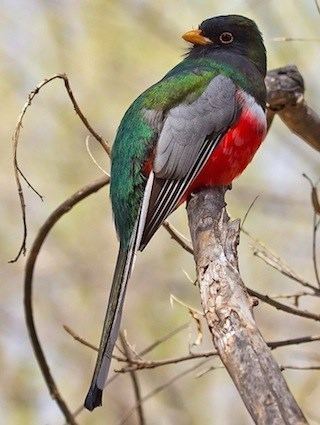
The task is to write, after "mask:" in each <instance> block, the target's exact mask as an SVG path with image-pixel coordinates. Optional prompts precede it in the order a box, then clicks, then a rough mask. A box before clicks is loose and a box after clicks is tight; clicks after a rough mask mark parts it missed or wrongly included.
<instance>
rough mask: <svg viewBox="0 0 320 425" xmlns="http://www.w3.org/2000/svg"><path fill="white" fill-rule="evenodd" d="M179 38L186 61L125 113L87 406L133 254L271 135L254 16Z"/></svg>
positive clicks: (98, 397) (103, 375)
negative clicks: (103, 308) (115, 244)
mask: <svg viewBox="0 0 320 425" xmlns="http://www.w3.org/2000/svg"><path fill="white" fill-rule="evenodd" d="M182 38H183V39H184V40H185V41H186V42H188V43H189V46H190V47H189V49H188V50H187V53H186V54H185V56H184V58H183V59H182V61H181V62H180V63H178V64H177V65H176V66H175V67H174V68H173V69H171V70H170V71H169V72H168V73H167V74H166V75H165V76H164V77H163V78H162V79H161V80H160V81H159V82H157V83H155V84H154V85H152V86H151V87H149V88H148V89H147V90H146V91H144V92H143V93H142V94H141V95H140V96H139V97H138V98H137V99H136V100H135V101H134V102H133V103H132V104H131V106H130V107H129V109H128V110H127V111H126V113H125V114H124V116H123V118H122V120H121V122H120V125H119V128H118V130H117V134H116V137H115V140H114V144H113V147H112V154H111V183H110V197H111V203H112V210H113V216H114V222H115V227H116V231H117V235H118V239H119V252H118V257H117V262H116V266H115V271H114V276H113V281H112V286H111V291H110V295H109V302H108V307H107V312H106V317H105V322H104V326H103V331H102V336H101V341H100V347H99V352H98V357H97V361H96V366H95V369H94V373H93V378H92V381H91V386H90V389H89V391H88V394H87V396H86V399H85V402H84V406H85V408H86V409H88V410H90V411H92V410H93V409H95V408H96V407H98V406H101V404H102V393H103V389H104V386H105V382H106V379H107V376H108V372H109V367H110V363H111V358H112V352H113V349H114V345H115V343H116V340H117V337H118V333H119V328H120V322H121V315H122V310H123V304H124V298H125V293H126V288H127V283H128V280H129V278H130V274H131V272H132V268H133V264H134V260H135V257H136V254H137V251H142V250H143V249H144V248H145V247H146V245H147V244H148V242H149V241H150V239H151V238H152V236H153V235H154V233H155V232H156V231H157V229H158V228H159V227H160V226H161V224H162V223H163V222H164V220H165V219H166V218H167V217H168V216H169V215H170V214H171V213H172V212H173V211H174V210H175V209H176V208H178V207H179V206H180V205H181V204H183V203H184V202H185V201H188V199H189V198H190V196H191V195H192V194H193V193H195V192H197V191H199V190H201V189H202V188H205V187H210V186H217V185H218V186H219V185H229V184H231V182H232V181H233V180H234V179H235V178H236V177H238V176H239V175H240V174H241V173H242V172H243V171H244V169H245V168H246V167H247V165H248V164H249V163H250V162H251V160H252V158H253V156H254V154H255V152H256V151H257V149H258V148H259V146H260V145H261V143H262V141H263V139H264V137H265V135H266V128H267V125H266V115H265V108H266V87H265V83H264V78H265V75H266V49H265V46H264V42H263V37H262V34H261V32H260V31H259V29H258V27H257V25H256V23H255V22H254V21H253V20H251V19H249V18H247V17H244V16H241V15H223V16H215V17H213V18H208V19H206V20H204V21H203V22H202V23H201V24H200V25H199V26H198V29H193V30H190V31H188V32H186V33H185V34H184V35H183V36H182Z"/></svg>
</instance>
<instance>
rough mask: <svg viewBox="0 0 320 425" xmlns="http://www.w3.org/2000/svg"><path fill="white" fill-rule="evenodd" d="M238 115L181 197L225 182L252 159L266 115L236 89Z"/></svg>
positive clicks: (230, 179) (263, 136)
mask: <svg viewBox="0 0 320 425" xmlns="http://www.w3.org/2000/svg"><path fill="white" fill-rule="evenodd" d="M238 100H239V101H240V102H241V104H242V109H241V113H240V116H239V118H238V120H237V121H236V123H235V124H234V125H233V126H232V127H230V129H229V130H228V131H227V133H226V134H225V136H224V137H223V138H222V140H221V141H220V142H219V144H218V146H217V147H216V149H215V150H214V151H213V153H212V155H211V157H210V158H209V159H208V161H207V163H206V164H205V166H204V167H203V169H202V170H201V172H200V173H199V175H198V176H197V177H196V178H195V180H194V181H193V182H192V184H191V185H190V187H189V189H188V190H187V192H186V193H185V195H184V196H183V199H181V202H180V203H182V202H184V201H185V200H187V199H188V197H189V196H190V194H191V193H192V192H195V191H197V190H199V189H200V188H202V187H205V186H216V185H228V184H230V183H231V182H232V181H233V180H234V179H235V178H236V177H238V176H239V175H240V174H241V173H242V172H243V171H244V169H245V168H246V167H247V165H248V164H249V163H250V162H251V160H252V158H253V156H254V154H255V153H256V151H257V149H258V148H259V146H260V145H261V142H262V141H263V139H264V138H265V135H266V118H265V113H264V111H263V109H262V108H261V106H259V105H258V104H257V103H256V102H255V100H254V98H253V97H252V96H249V95H248V94H245V93H244V92H243V91H241V92H238Z"/></svg>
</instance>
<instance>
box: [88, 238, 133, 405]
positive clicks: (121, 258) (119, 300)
mask: <svg viewBox="0 0 320 425" xmlns="http://www.w3.org/2000/svg"><path fill="white" fill-rule="evenodd" d="M135 233H136V232H135ZM133 242H134V243H131V246H130V247H129V249H126V250H123V249H121V247H120V249H119V253H118V259H117V264H116V267H115V272H114V276H113V281H112V286H111V292H110V296H109V303H108V308H107V313H106V317H105V321H104V324H103V331H102V336H101V341H100V347H99V354H98V358H97V362H96V367H95V370H94V374H93V378H92V382H91V386H90V389H89V391H88V394H87V397H86V399H85V402H84V407H85V408H86V409H88V410H93V409H94V408H96V407H98V406H101V404H102V392H103V389H104V386H105V382H106V379H107V376H108V372H109V367H110V363H111V357H112V352H113V348H114V345H115V343H116V340H117V338H118V333H119V328H120V322H121V314H122V308H123V303H124V298H125V293H126V288H127V283H128V280H129V277H130V273H131V269H132V266H133V262H134V257H135V251H136V243H135V242H136V237H135V238H134V240H133Z"/></svg>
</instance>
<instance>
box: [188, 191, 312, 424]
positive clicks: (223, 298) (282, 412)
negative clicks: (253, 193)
mask: <svg viewBox="0 0 320 425" xmlns="http://www.w3.org/2000/svg"><path fill="white" fill-rule="evenodd" d="M226 190H227V188H226V187H215V188H211V189H206V190H203V191H201V192H199V193H197V194H195V195H194V196H193V197H192V198H191V200H190V202H189V204H188V207H187V210H188V218H189V226H190V232H191V237H192V242H193V247H194V258H195V262H196V268H197V276H198V284H199V289H200V295H201V302H202V306H203V310H204V314H205V317H206V320H207V323H208V326H209V329H210V332H211V335H212V339H213V343H214V345H215V347H216V349H217V351H218V353H219V356H220V358H221V360H222V362H223V364H224V365H225V367H226V369H227V370H228V372H229V374H230V376H231V378H232V380H233V381H234V383H235V385H236V386H237V389H238V391H239V393H240V395H241V397H242V399H243V401H244V403H245V405H246V407H247V409H248V411H249V413H250V414H251V416H252V418H253V420H254V421H255V423H256V424H265V425H267V424H273V425H280V424H295V425H297V424H306V423H307V421H306V419H305V417H304V415H303V413H302V412H301V410H300V408H299V406H298V405H297V403H296V401H295V400H294V398H293V396H292V394H291V393H290V390H289V388H288V386H287V384H286V382H285V380H284V378H283V376H282V374H281V370H280V368H279V366H278V364H277V363H276V361H275V360H274V359H273V357H272V355H271V351H270V349H269V348H268V347H267V345H266V343H265V342H264V340H263V338H262V336H261V334H260V332H259V330H258V328H257V325H256V323H255V320H254V317H253V312H252V308H253V306H254V305H255V304H256V301H255V299H252V298H250V296H249V295H248V293H247V291H246V288H245V285H244V283H243V282H242V279H241V276H240V273H239V265H238V254H237V245H238V243H239V237H240V222H239V220H236V221H233V222H231V221H230V219H229V216H228V214H227V212H226V208H225V206H226V204H225V200H224V198H225V192H226Z"/></svg>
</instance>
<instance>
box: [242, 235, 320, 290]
mask: <svg viewBox="0 0 320 425" xmlns="http://www.w3.org/2000/svg"><path fill="white" fill-rule="evenodd" d="M242 233H244V234H245V235H246V236H248V237H249V239H250V241H251V248H252V251H253V255H255V256H256V257H258V258H260V259H261V260H263V261H264V262H265V263H266V264H268V265H269V266H271V267H272V268H274V269H276V270H278V271H279V272H280V273H281V274H283V275H284V276H286V277H289V278H290V279H292V280H294V281H295V282H297V283H299V284H300V285H302V286H304V287H306V288H309V289H311V290H312V291H313V292H314V293H317V294H318V295H320V291H319V289H318V288H317V287H316V286H314V285H312V284H311V283H310V282H308V281H306V280H305V279H304V278H303V277H301V276H299V275H298V274H297V273H296V272H295V271H293V270H292V269H291V268H290V267H289V266H288V265H287V264H286V263H285V262H284V261H283V260H282V259H281V258H280V257H279V256H277V255H276V254H274V253H273V252H272V251H271V250H270V249H269V248H268V247H267V246H266V245H264V244H263V243H262V242H260V241H259V240H257V239H255V238H254V237H252V236H251V234H250V233H249V232H248V231H247V230H245V229H242Z"/></svg>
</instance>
